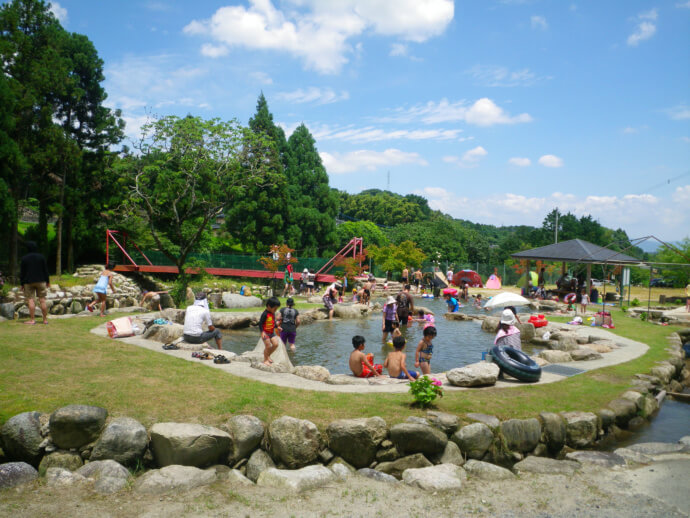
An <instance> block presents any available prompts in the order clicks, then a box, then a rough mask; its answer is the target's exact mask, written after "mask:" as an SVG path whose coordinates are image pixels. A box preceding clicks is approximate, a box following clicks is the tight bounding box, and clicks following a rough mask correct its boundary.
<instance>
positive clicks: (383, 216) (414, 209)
mask: <svg viewBox="0 0 690 518" xmlns="http://www.w3.org/2000/svg"><path fill="white" fill-rule="evenodd" d="M339 196H340V211H341V212H342V213H343V214H345V215H346V216H348V217H350V218H354V219H356V220H368V221H373V222H374V223H376V224H378V225H385V226H388V227H392V226H395V225H398V224H401V223H412V222H414V221H420V220H422V219H424V217H425V210H428V209H429V207H428V205H426V204H425V203H424V204H422V205H420V204H419V200H420V199H421V200H423V198H421V197H420V196H414V195H409V196H410V197H404V196H400V195H399V194H394V193H392V192H389V191H380V190H378V189H370V190H367V191H362V192H361V193H359V194H355V195H350V194H347V193H344V192H340V193H339ZM424 201H426V200H424ZM423 206H424V207H426V209H424V208H423Z"/></svg>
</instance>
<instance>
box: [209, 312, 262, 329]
mask: <svg viewBox="0 0 690 518" xmlns="http://www.w3.org/2000/svg"><path fill="white" fill-rule="evenodd" d="M259 315H260V313H256V315H252V314H247V313H225V312H213V313H211V322H213V325H214V326H216V327H217V328H218V329H242V328H245V327H249V326H250V325H252V324H253V325H256V324H257V323H258V322H259V320H258V319H259Z"/></svg>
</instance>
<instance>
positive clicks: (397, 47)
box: [389, 43, 407, 56]
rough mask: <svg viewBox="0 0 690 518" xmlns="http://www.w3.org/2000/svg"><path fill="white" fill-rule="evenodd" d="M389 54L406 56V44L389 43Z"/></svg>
mask: <svg viewBox="0 0 690 518" xmlns="http://www.w3.org/2000/svg"><path fill="white" fill-rule="evenodd" d="M389 55H391V56H407V45H405V44H404V43H393V44H391V51H390V54H389Z"/></svg>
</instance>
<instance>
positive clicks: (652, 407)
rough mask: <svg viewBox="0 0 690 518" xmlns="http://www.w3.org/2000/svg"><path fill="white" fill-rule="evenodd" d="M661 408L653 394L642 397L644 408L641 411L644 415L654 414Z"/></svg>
mask: <svg viewBox="0 0 690 518" xmlns="http://www.w3.org/2000/svg"><path fill="white" fill-rule="evenodd" d="M658 410H659V403H658V401H657V400H656V398H655V397H654V396H652V395H646V396H645V397H644V398H643V399H642V408H641V409H640V411H641V412H642V415H643V416H644V417H650V416H653V415H654V414H655V413H656V412H657V411H658Z"/></svg>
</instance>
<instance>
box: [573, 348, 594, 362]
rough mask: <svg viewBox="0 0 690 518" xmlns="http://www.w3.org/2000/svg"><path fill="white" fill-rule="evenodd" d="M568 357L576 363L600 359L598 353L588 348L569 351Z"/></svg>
mask: <svg viewBox="0 0 690 518" xmlns="http://www.w3.org/2000/svg"><path fill="white" fill-rule="evenodd" d="M570 357H571V358H572V359H573V361H576V362H580V361H591V360H598V359H600V358H602V356H601V354H600V353H598V352H596V351H595V350H593V349H590V348H589V347H580V348H579V349H575V350H574V351H570Z"/></svg>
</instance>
